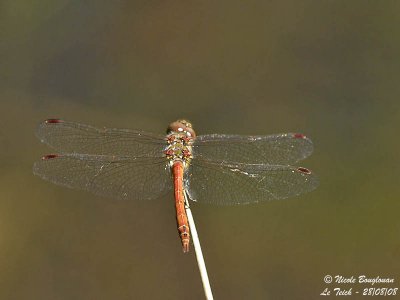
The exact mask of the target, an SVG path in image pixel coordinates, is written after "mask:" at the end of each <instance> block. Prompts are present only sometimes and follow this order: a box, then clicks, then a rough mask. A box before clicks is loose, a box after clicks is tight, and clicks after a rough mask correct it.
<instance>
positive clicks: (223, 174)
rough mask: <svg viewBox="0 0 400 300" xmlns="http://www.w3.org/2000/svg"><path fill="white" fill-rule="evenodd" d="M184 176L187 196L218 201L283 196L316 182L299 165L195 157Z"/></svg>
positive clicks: (232, 202)
mask: <svg viewBox="0 0 400 300" xmlns="http://www.w3.org/2000/svg"><path fill="white" fill-rule="evenodd" d="M185 180H186V181H185V184H186V189H187V192H188V194H189V198H190V199H192V200H194V201H197V202H202V203H211V204H219V205H235V204H249V203H257V202H261V201H267V200H274V199H284V198H288V197H292V196H297V195H300V194H303V193H306V192H309V191H312V190H313V189H315V188H316V187H317V185H318V179H317V177H316V176H315V175H314V174H313V173H312V172H311V171H310V170H308V169H306V168H302V167H292V166H284V165H265V164H251V165H248V164H216V163H215V162H211V161H205V160H198V161H197V162H196V161H195V159H194V160H193V164H192V165H191V166H190V167H189V170H188V171H187V173H186V179H185Z"/></svg>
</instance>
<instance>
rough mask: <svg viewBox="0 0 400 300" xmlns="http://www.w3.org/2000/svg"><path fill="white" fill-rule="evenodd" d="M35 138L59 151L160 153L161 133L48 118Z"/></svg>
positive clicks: (124, 153) (157, 155) (162, 144)
mask: <svg viewBox="0 0 400 300" xmlns="http://www.w3.org/2000/svg"><path fill="white" fill-rule="evenodd" d="M36 134H37V136H38V138H39V139H40V140H41V141H42V142H44V143H46V144H47V145H49V146H50V147H52V148H54V149H56V150H57V151H58V152H61V153H81V154H98V155H121V156H132V157H141V156H153V157H161V156H162V155H163V154H162V150H163V147H164V145H165V144H166V143H165V140H164V138H165V137H164V136H162V135H157V134H152V133H146V132H142V131H135V130H128V129H110V128H103V129H98V128H95V127H92V126H89V125H84V124H79V123H74V122H67V121H63V120H59V119H49V120H46V121H44V122H42V123H41V124H39V126H38V128H37V130H36Z"/></svg>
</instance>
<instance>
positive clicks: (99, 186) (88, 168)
mask: <svg viewBox="0 0 400 300" xmlns="http://www.w3.org/2000/svg"><path fill="white" fill-rule="evenodd" d="M33 172H34V174H35V175H38V176H39V177H41V178H43V179H45V180H48V181H50V182H53V183H55V184H58V185H62V186H67V187H70V188H74V189H81V190H87V191H90V192H92V193H94V194H97V195H100V196H107V197H111V198H119V199H138V200H147V199H155V198H158V197H160V196H161V195H163V194H165V193H166V192H167V191H168V190H170V189H171V188H172V180H171V175H170V169H169V167H168V165H167V160H166V159H165V158H158V159H155V158H136V159H132V158H130V157H115V156H108V155H79V154H62V155H47V156H45V157H44V158H43V159H42V160H41V161H38V162H36V163H35V164H34V166H33Z"/></svg>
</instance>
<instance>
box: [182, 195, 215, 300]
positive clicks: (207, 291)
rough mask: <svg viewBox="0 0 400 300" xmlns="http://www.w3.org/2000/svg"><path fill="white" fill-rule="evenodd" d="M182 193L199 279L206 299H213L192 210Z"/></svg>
mask: <svg viewBox="0 0 400 300" xmlns="http://www.w3.org/2000/svg"><path fill="white" fill-rule="evenodd" d="M184 195H185V209H186V214H187V217H188V221H189V227H190V233H191V236H192V240H193V245H194V250H195V252H196V258H197V265H198V266H199V270H200V276H201V281H202V282H203V289H204V293H205V295H206V299H207V300H213V299H214V298H213V295H212V291H211V286H210V281H209V280H208V274H207V269H206V264H205V262H204V257H203V252H202V251H201V246H200V240H199V236H198V234H197V230H196V225H195V224H194V219H193V215H192V211H191V210H190V207H189V201H188V198H187V195H186V192H185V193H184Z"/></svg>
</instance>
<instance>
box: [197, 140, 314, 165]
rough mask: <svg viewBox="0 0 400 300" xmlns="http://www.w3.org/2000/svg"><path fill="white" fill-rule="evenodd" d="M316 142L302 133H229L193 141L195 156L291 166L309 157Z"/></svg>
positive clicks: (228, 161)
mask: <svg viewBox="0 0 400 300" xmlns="http://www.w3.org/2000/svg"><path fill="white" fill-rule="evenodd" d="M312 151H313V144H312V142H311V140H310V139H309V138H307V137H306V136H304V135H303V134H299V133H285V134H275V135H267V136H241V135H226V134H210V135H200V136H198V137H197V138H196V139H195V141H194V143H193V155H194V156H195V157H201V158H203V159H208V160H213V161H215V162H223V163H234V162H236V163H251V164H270V165H281V164H282V165H286V164H288V165H290V164H293V163H295V162H297V161H300V160H302V159H304V158H306V157H307V156H309V155H310V154H311V153H312Z"/></svg>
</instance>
